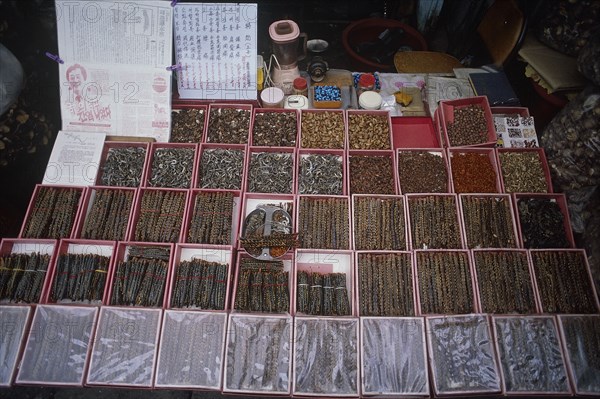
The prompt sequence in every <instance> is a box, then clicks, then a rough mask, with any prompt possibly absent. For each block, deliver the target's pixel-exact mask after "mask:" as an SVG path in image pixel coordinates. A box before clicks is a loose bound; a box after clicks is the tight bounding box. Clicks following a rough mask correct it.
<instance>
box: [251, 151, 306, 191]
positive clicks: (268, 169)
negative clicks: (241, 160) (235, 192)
mask: <svg viewBox="0 0 600 399" xmlns="http://www.w3.org/2000/svg"><path fill="white" fill-rule="evenodd" d="M254 154H280V155H285V156H286V157H290V160H291V168H290V169H289V170H280V169H279V172H278V169H275V168H274V167H273V166H271V165H268V166H266V165H263V164H262V162H261V164H260V166H259V169H258V171H257V175H258V176H257V178H260V179H264V178H268V179H269V181H270V182H271V183H272V182H273V179H276V178H279V176H276V175H278V174H281V175H282V176H281V177H282V178H283V177H288V176H289V178H290V183H289V191H288V190H287V187H285V192H284V191H280V192H262V191H259V190H255V191H250V190H251V185H250V180H251V179H252V178H253V174H252V167H253V162H255V160H254V159H253V155H254ZM284 174H285V175H286V176H283V175H284ZM255 184H256V183H255ZM260 184H261V185H265V186H269V187H271V186H273V184H268V185H267V184H266V182H264V181H260ZM243 190H244V191H245V192H246V193H262V194H296V191H295V190H296V149H295V148H294V147H249V148H248V155H247V156H246V167H245V168H244V185H243ZM269 190H271V188H269Z"/></svg>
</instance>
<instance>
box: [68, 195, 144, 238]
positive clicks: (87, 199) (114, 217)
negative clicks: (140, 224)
mask: <svg viewBox="0 0 600 399" xmlns="http://www.w3.org/2000/svg"><path fill="white" fill-rule="evenodd" d="M100 191H107V192H108V191H113V192H123V193H125V192H129V193H130V195H131V201H130V203H129V211H128V212H127V211H126V210H124V211H123V213H122V214H119V213H116V212H115V213H111V214H107V213H105V214H103V215H101V217H102V218H103V219H104V220H106V221H110V222H112V223H113V226H114V225H117V224H118V225H120V226H122V229H123V230H122V231H123V233H122V234H119V235H115V236H113V238H110V239H111V240H117V241H122V240H125V239H126V238H127V234H128V233H129V229H130V227H131V226H129V221H130V220H131V217H132V216H133V210H134V204H135V200H136V196H137V190H136V189H135V188H134V187H107V186H91V187H87V188H86V190H85V192H84V195H83V202H82V203H81V213H80V215H79V220H78V221H77V224H76V225H75V233H74V235H73V236H74V238H81V239H85V240H87V239H98V238H92V237H87V236H85V231H84V228H85V227H86V224H87V223H88V221H90V222H93V221H91V220H89V218H90V212H91V210H92V208H93V207H94V205H95V201H96V197H97V195H98V192H100ZM110 209H111V208H110V207H107V208H105V210H106V211H109V210H110ZM123 216H124V217H123ZM105 223H106V222H105ZM84 236H85V237H84Z"/></svg>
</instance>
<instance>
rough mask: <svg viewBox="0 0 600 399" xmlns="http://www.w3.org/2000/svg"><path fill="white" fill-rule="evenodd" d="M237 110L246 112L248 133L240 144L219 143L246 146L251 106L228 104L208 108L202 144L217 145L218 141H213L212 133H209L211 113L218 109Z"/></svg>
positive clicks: (211, 105) (213, 104) (250, 124)
mask: <svg viewBox="0 0 600 399" xmlns="http://www.w3.org/2000/svg"><path fill="white" fill-rule="evenodd" d="M226 108H229V109H232V108H233V109H238V110H242V111H248V132H247V134H246V135H245V137H244V138H242V140H241V141H240V142H236V143H221V144H248V141H249V138H250V132H251V129H252V110H253V109H254V107H253V105H252V104H229V103H211V104H210V105H209V106H208V118H207V121H206V129H204V139H203V140H202V142H203V143H218V142H219V141H215V139H214V138H213V137H212V133H211V126H210V123H211V121H210V119H211V117H213V118H214V116H213V112H218V111H217V110H219V109H226Z"/></svg>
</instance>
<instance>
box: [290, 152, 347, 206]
mask: <svg viewBox="0 0 600 399" xmlns="http://www.w3.org/2000/svg"><path fill="white" fill-rule="evenodd" d="M297 154H298V160H297V161H296V170H295V171H296V178H295V182H296V187H295V191H294V193H297V194H302V195H328V194H329V193H307V192H302V191H301V189H300V188H301V184H302V182H301V181H300V176H301V174H302V160H304V159H306V158H307V157H310V156H311V155H316V156H332V157H333V156H336V157H338V158H339V160H340V165H341V167H342V177H341V188H342V191H341V192H339V193H336V194H331V195H348V186H347V184H348V170H347V164H346V153H345V151H343V150H327V149H316V148H313V149H304V148H302V149H299V150H298V151H297ZM311 168H312V165H311ZM323 172H324V173H327V174H330V173H332V172H333V171H331V170H323ZM304 191H306V190H304Z"/></svg>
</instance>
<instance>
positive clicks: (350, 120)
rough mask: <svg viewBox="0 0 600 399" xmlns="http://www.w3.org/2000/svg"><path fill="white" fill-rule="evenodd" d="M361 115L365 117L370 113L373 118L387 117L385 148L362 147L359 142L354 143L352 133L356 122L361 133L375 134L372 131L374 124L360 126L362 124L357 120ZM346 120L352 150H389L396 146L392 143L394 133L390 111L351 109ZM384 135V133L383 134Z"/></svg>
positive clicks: (349, 145) (349, 146)
mask: <svg viewBox="0 0 600 399" xmlns="http://www.w3.org/2000/svg"><path fill="white" fill-rule="evenodd" d="M360 115H363V117H364V116H365V115H369V116H370V117H372V118H373V119H379V118H381V119H385V121H386V125H387V131H388V132H387V139H385V143H383V144H384V145H383V148H364V147H361V146H360V144H358V143H353V137H351V136H352V134H353V132H352V127H353V125H354V124H358V128H359V130H360V134H361V135H369V136H371V137H373V136H374V132H373V131H370V130H371V129H372V126H369V124H367V126H365V127H364V128H360V124H359V123H358V122H357V121H355V119H356V117H359V116H360ZM346 121H347V124H348V127H347V131H348V139H347V140H348V149H352V150H371V151H377V150H383V151H388V150H392V149H393V148H394V147H393V145H392V143H393V134H392V120H391V117H390V113H389V112H388V111H368V110H363V109H349V110H347V111H346ZM382 137H383V135H382Z"/></svg>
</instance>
